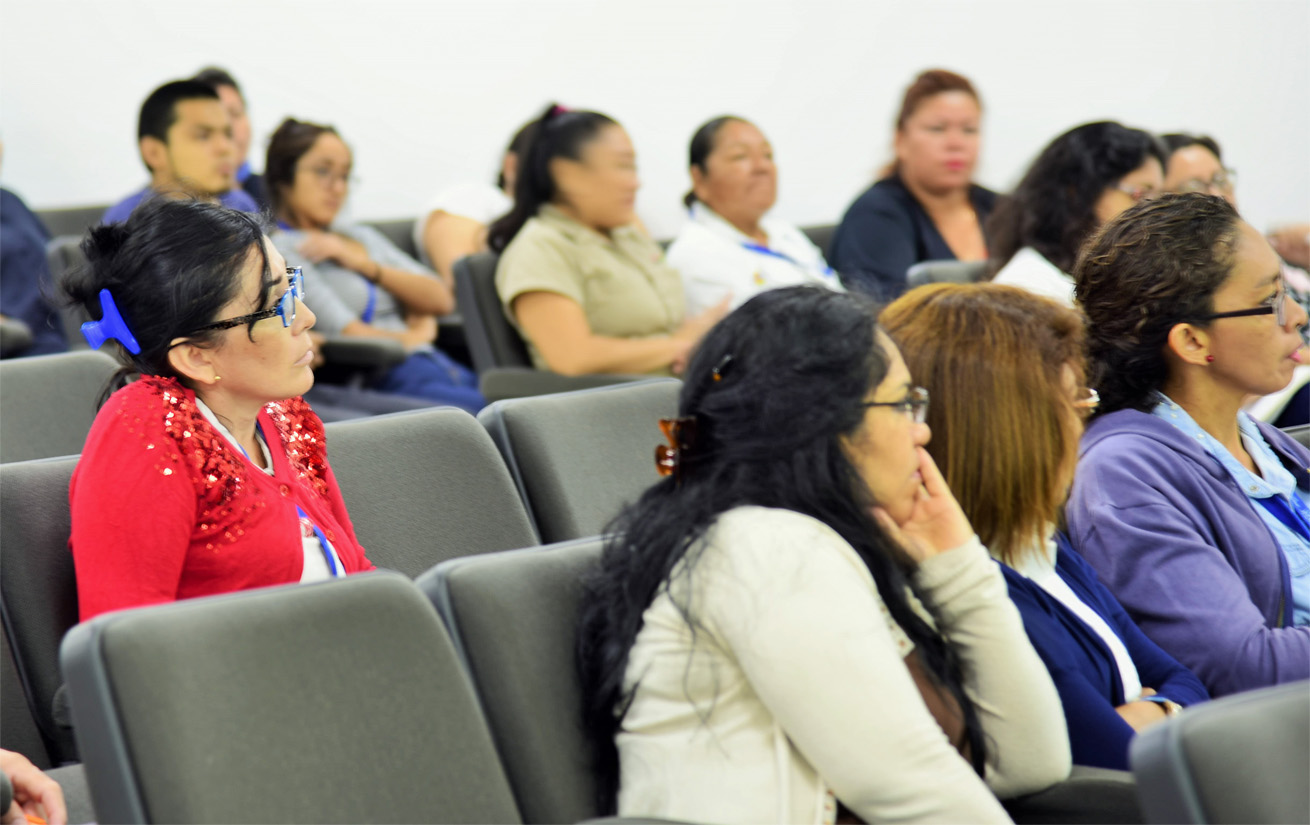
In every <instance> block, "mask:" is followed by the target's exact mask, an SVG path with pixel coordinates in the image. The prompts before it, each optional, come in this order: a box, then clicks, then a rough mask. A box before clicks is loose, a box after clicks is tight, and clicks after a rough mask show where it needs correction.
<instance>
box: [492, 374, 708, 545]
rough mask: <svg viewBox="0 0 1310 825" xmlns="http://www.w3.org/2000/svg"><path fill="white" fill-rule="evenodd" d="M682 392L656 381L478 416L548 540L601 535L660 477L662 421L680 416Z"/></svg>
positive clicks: (520, 402)
mask: <svg viewBox="0 0 1310 825" xmlns="http://www.w3.org/2000/svg"><path fill="white" fill-rule="evenodd" d="M681 389H682V382H681V381H677V380H675V379H672V378H661V379H652V380H649V381H639V382H633V383H630V384H619V385H615V386H611V387H599V388H596V389H590V390H580V391H577V392H569V393H559V394H556V395H541V396H537V397H535V398H513V399H507V400H502V401H497V402H496V403H494V404H492V405H490V406H489V407H487V408H486V409H484V410H483V411H482V412H481V413H479V414H478V420H479V421H481V422H482V424H483V426H485V427H486V428H487V431H488V432H490V433H491V437H492V439H494V440H495V442H496V446H497V447H499V448H500V452H501V455H503V456H504V457H505V463H506V464H507V465H508V466H509V470H510V474H511V475H512V476H513V477H514V481H515V483H516V484H517V485H518V488H519V491H520V493H521V494H522V495H523V500H524V501H525V502H526V503H527V505H528V509H529V511H530V512H531V513H532V517H533V519H534V520H535V522H536V525H537V530H538V532H539V533H540V535H541V540H542V542H543V543H551V542H557V541H567V540H569V539H578V538H584V537H587V536H595V535H599V534H600V533H601V532H603V531H604V529H605V526H606V525H607V524H608V523H609V521H610V519H612V518H614V516H616V515H618V513H619V510H620V509H621V508H622V506H623V505H624V504H625V503H627V502H629V501H633V500H635V499H636V498H637V497H638V496H640V495H641V494H642V493H643V492H644V491H645V490H646V488H647V487H649V486H650V485H652V484H654V483H655V482H656V481H658V480H659V476H658V475H657V474H656V472H655V447H656V446H657V445H658V444H661V443H663V442H664V437H663V435H661V433H660V429H659V419H660V418H662V417H668V416H672V415H676V413H677V406H678V393H679V392H680V391H681Z"/></svg>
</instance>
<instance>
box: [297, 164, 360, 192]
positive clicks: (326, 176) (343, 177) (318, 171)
mask: <svg viewBox="0 0 1310 825" xmlns="http://www.w3.org/2000/svg"><path fill="white" fill-rule="evenodd" d="M304 171H306V172H308V173H309V174H311V175H313V176H314V179H315V180H317V181H318V182H319V185H321V186H322V187H323V188H324V189H327V188H328V187H330V186H332V184H334V183H340V184H342V185H343V186H345V187H346V188H350V187H351V186H355V185H357V184H358V183H359V178H357V177H355V176H354V175H352V174H350V173H349V172H346V173H345V174H338V173H337V172H334V171H333V170H332V169H331V168H330V167H327V166H315V167H312V168H310V169H306V170H304Z"/></svg>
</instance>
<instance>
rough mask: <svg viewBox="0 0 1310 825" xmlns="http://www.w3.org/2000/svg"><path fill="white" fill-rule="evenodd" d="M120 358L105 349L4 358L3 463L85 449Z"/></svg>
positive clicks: (0, 364)
mask: <svg viewBox="0 0 1310 825" xmlns="http://www.w3.org/2000/svg"><path fill="white" fill-rule="evenodd" d="M117 370H118V362H117V361H115V360H114V359H113V358H111V357H110V356H108V355H106V354H105V353H103V352H96V351H95V350H87V351H85V352H61V353H59V354H57V355H36V356H33V357H31V358H13V359H10V360H7V361H0V387H3V389H4V391H3V392H0V462H10V461H26V460H28V459H32V458H49V457H51V456H58V455H71V454H73V453H80V452H82V446H83V445H84V444H85V443H86V434H87V433H88V432H90V431H91V422H92V421H94V420H95V417H96V411H97V410H96V402H97V401H98V400H99V398H100V393H101V392H102V391H103V390H104V388H105V384H107V383H108V381H109V379H110V377H111V376H113V374H114V373H115V372H116V371H117Z"/></svg>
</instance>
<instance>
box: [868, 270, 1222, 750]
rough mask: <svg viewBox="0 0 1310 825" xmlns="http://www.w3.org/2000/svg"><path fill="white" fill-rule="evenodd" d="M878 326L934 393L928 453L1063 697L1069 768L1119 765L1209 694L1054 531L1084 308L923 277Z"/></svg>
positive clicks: (1080, 392) (1069, 459)
mask: <svg viewBox="0 0 1310 825" xmlns="http://www.w3.org/2000/svg"><path fill="white" fill-rule="evenodd" d="M879 321H880V322H881V323H882V324H883V326H884V328H885V329H886V330H887V334H888V335H890V336H891V337H892V339H893V340H894V341H896V343H897V345H899V346H900V348H901V352H902V353H904V355H905V363H906V364H907V365H908V366H909V368H910V370H911V371H912V372H913V374H914V375H915V376H916V377H917V378H918V380H919V381H920V382H922V383H923V384H924V386H925V387H926V388H927V389H928V391H929V392H930V393H931V394H932V397H933V398H934V399H935V403H934V404H933V405H932V407H931V408H930V409H929V413H928V423H929V424H931V425H932V431H933V436H934V437H933V440H932V441H931V442H930V443H929V444H928V452H929V454H930V455H931V456H932V457H933V460H934V461H935V462H936V463H937V465H938V466H939V467H941V468H942V473H943V475H944V476H945V478H946V483H947V486H949V487H950V488H951V490H952V492H954V493H955V495H956V496H957V497H958V498H959V502H960V506H961V508H962V509H963V510H964V514H965V516H967V517H968V519H969V523H970V524H972V525H973V526H974V529H975V530H977V531H978V536H979V538H980V539H981V540H982V542H983V544H985V545H986V546H987V549H988V550H989V551H990V552H991V554H992V556H993V557H994V558H995V559H996V560H997V561H999V562H1001V564H1002V565H1003V567H1002V571H1003V572H1004V573H1005V579H1006V583H1007V584H1008V585H1009V590H1010V598H1011V599H1013V601H1014V603H1015V605H1016V606H1017V607H1018V608H1019V612H1020V613H1021V614H1022V615H1023V621H1024V627H1025V629H1026V630H1027V631H1028V638H1029V639H1030V640H1031V641H1032V643H1033V647H1034V648H1036V649H1037V652H1038V654H1039V655H1041V657H1042V660H1043V661H1044V662H1045V663H1046V667H1047V669H1048V670H1050V672H1051V678H1052V679H1053V680H1054V681H1055V686H1056V689H1057V690H1059V692H1060V700H1061V702H1063V704H1064V718H1065V723H1066V725H1067V726H1068V730H1069V745H1070V748H1071V749H1072V751H1073V761H1074V764H1077V765H1093V766H1097V767H1102V768H1115V769H1118V770H1127V769H1128V744H1129V742H1130V741H1131V740H1132V738H1133V736H1134V735H1135V734H1136V733H1137V731H1139V730H1142V729H1143V728H1145V727H1148V726H1150V725H1153V724H1155V723H1157V722H1161V721H1163V720H1164V719H1165V718H1166V716H1169V715H1173V714H1174V713H1177V712H1178V710H1179V708H1180V707H1184V706H1187V705H1191V704H1194V703H1196V702H1201V701H1204V700H1205V699H1207V698H1208V697H1207V694H1206V692H1205V688H1203V687H1202V686H1201V683H1200V682H1199V681H1198V680H1197V678H1196V677H1195V676H1194V675H1192V673H1191V672H1190V671H1188V670H1187V669H1186V668H1184V667H1183V666H1182V665H1180V664H1178V662H1177V661H1176V660H1175V659H1174V658H1173V657H1171V656H1169V654H1167V653H1165V652H1164V651H1162V650H1161V649H1160V648H1159V647H1158V646H1157V645H1156V644H1155V643H1154V642H1152V641H1151V640H1150V639H1148V638H1147V637H1146V636H1145V635H1144V634H1143V633H1142V631H1141V630H1140V629H1139V628H1138V627H1137V625H1136V624H1134V623H1133V620H1132V619H1130V618H1129V617H1128V614H1127V613H1125V612H1124V609H1123V607H1122V606H1120V604H1119V602H1118V601H1116V600H1115V598H1114V596H1113V595H1112V594H1111V593H1110V591H1109V590H1107V589H1106V587H1105V585H1103V584H1101V583H1100V581H1098V580H1097V578H1096V574H1095V573H1093V572H1092V569H1091V567H1089V566H1088V564H1087V562H1085V561H1083V559H1082V558H1081V557H1080V556H1079V555H1078V554H1077V553H1076V552H1074V550H1073V548H1072V547H1071V546H1070V545H1069V539H1068V537H1067V536H1066V535H1065V533H1064V532H1063V531H1062V530H1060V529H1059V522H1060V508H1061V507H1062V506H1063V504H1064V500H1065V497H1066V496H1067V495H1068V494H1069V485H1070V483H1071V482H1072V481H1073V471H1074V466H1075V465H1076V463H1077V461H1078V439H1079V437H1080V436H1081V435H1082V431H1083V417H1084V416H1085V415H1087V414H1089V413H1090V412H1091V411H1092V410H1094V409H1095V408H1096V402H1097V395H1096V391H1095V390H1091V389H1088V388H1087V387H1086V386H1085V383H1086V382H1085V377H1084V364H1085V358H1084V355H1083V344H1084V340H1083V319H1082V316H1081V315H1079V314H1078V313H1077V312H1075V311H1074V310H1072V309H1067V308H1065V307H1063V306H1061V305H1059V304H1057V303H1056V302H1055V301H1052V300H1050V299H1048V298H1042V297H1040V296H1038V295H1033V294H1032V293H1031V292H1028V291H1026V290H1022V289H1018V288H1016V287H1007V286H998V285H995V284H932V285H930V286H926V287H924V288H923V289H916V290H913V291H911V292H908V293H906V294H905V295H903V296H901V297H900V298H899V299H897V300H896V301H895V302H893V303H892V304H891V305H890V306H888V307H887V308H886V309H885V310H883V312H882V315H881V316H880V317H879ZM980 410H981V411H983V412H982V413H981V414H980V412H979V411H980Z"/></svg>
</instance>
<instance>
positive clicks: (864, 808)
mask: <svg viewBox="0 0 1310 825" xmlns="http://www.w3.org/2000/svg"><path fill="white" fill-rule="evenodd" d="M683 378H684V385H683V390H682V395H681V398H680V402H679V416H680V417H679V418H676V419H665V420H664V421H661V422H660V423H661V427H662V428H663V429H664V430H665V432H666V434H667V435H668V436H669V441H670V445H669V446H668V447H661V448H659V449H658V450H657V451H656V464H657V468H659V469H660V470H661V471H662V473H665V474H667V477H666V478H665V479H664V480H663V481H661V482H659V483H658V484H657V485H655V486H654V487H653V488H651V489H650V490H649V491H647V492H646V493H645V494H644V495H643V496H642V498H641V499H640V500H639V501H638V502H637V503H636V504H635V505H633V506H631V507H630V508H629V509H627V510H626V511H625V512H624V513H623V514H622V515H621V516H620V517H619V519H618V520H617V521H616V522H615V524H614V525H613V529H612V530H611V531H610V535H611V536H612V538H611V539H610V541H609V543H608V546H607V547H606V549H605V553H604V555H603V558H602V561H601V565H600V569H599V570H598V571H597V573H596V574H595V577H594V578H593V579H592V580H591V581H590V582H589V585H588V596H587V598H586V600H585V603H584V609H583V615H582V624H581V628H580V637H579V661H580V663H581V670H582V681H583V686H584V691H585V696H586V722H587V727H588V730H589V732H590V734H591V736H592V738H593V741H594V744H595V746H596V748H597V750H598V753H599V756H600V764H599V767H600V768H601V770H602V772H603V781H602V789H603V792H604V793H608V794H610V796H609V797H607V800H608V802H609V805H610V806H611V807H612V806H613V804H614V802H615V795H616V797H617V809H618V812H619V813H620V814H621V815H627V816H652V817H663V818H671V819H696V820H700V821H714V822H825V821H826V822H832V821H833V820H834V818H835V817H836V816H838V815H839V808H840V807H842V806H844V807H845V808H846V809H848V811H849V812H850V813H853V814H854V815H856V816H858V817H860V818H861V819H863V820H865V821H868V822H876V821H884V820H898V821H929V820H931V821H973V822H1004V821H1008V819H1007V817H1006V814H1005V811H1004V809H1003V808H1002V807H1001V805H1000V803H999V802H998V801H997V798H996V796H995V795H994V794H1001V795H1018V794H1023V793H1028V792H1032V791H1036V790H1039V789H1041V788H1044V787H1046V786H1048V785H1050V784H1052V783H1054V782H1057V781H1059V780H1061V779H1063V778H1064V777H1065V776H1066V775H1067V774H1068V771H1069V767H1070V758H1069V746H1068V741H1067V740H1066V738H1065V736H1064V733H1063V729H1064V726H1063V718H1062V716H1061V712H1060V706H1059V698H1058V696H1057V695H1056V693H1055V689H1054V687H1053V686H1052V684H1051V680H1050V678H1049V677H1048V676H1047V674H1046V671H1045V669H1044V667H1043V666H1042V663H1041V660H1040V659H1039V658H1038V657H1037V655H1036V653H1035V652H1034V651H1033V649H1032V647H1031V645H1030V644H1029V643H1028V641H1027V639H1026V638H1025V637H1024V632H1023V627H1022V624H1021V621H1020V618H1019V614H1018V612H1017V611H1016V610H1015V608H1014V605H1013V604H1011V603H1010V601H1009V600H1008V599H1007V598H1006V595H1005V582H1004V579H1003V578H1002V576H1001V573H1000V571H999V569H998V568H997V567H996V566H995V565H994V564H992V563H991V561H990V559H989V557H988V555H987V551H986V549H985V548H984V547H983V546H982V544H981V543H980V542H979V541H978V539H977V537H976V536H974V535H973V529H972V528H971V527H970V526H969V523H968V521H967V520H966V519H965V518H964V515H963V513H961V511H960V508H959V506H958V505H957V504H956V503H955V499H954V498H953V497H952V496H951V493H950V491H949V490H948V489H947V488H946V485H945V483H944V482H943V481H942V478H941V475H940V474H939V473H938V472H937V469H936V466H935V465H934V464H933V463H932V460H931V459H930V458H929V457H928V454H927V453H926V452H925V451H924V449H923V446H924V444H926V443H927V442H928V439H929V437H930V433H929V431H928V428H927V426H926V425H925V424H924V423H923V420H924V418H923V417H924V414H925V412H926V407H927V402H928V399H927V396H926V394H925V393H924V392H923V391H922V390H921V389H919V388H916V387H914V386H913V383H912V380H911V376H910V374H909V372H908V370H907V369H906V367H905V363H904V362H903V361H902V360H901V357H900V354H899V353H898V352H897V350H896V347H895V345H894V344H892V343H891V341H890V339H888V338H887V336H886V335H885V334H884V333H882V332H881V331H880V330H879V329H878V326H877V323H876V320H875V308H874V306H873V304H872V302H871V300H870V299H868V298H866V297H864V296H856V295H851V294H847V293H838V292H833V291H831V290H826V289H821V288H816V287H786V288H781V289H776V290H770V291H767V292H764V293H761V294H760V295H757V296H756V297H755V298H753V299H751V300H750V301H748V302H747V303H746V304H745V305H743V306H742V307H741V308H740V309H738V310H737V311H736V312H734V313H732V314H731V315H729V316H728V317H727V318H725V319H724V320H723V321H722V322H720V323H719V324H718V325H717V326H715V327H714V329H712V330H711V331H710V333H709V334H708V335H707V336H706V337H705V339H704V340H703V341H702V343H701V345H700V347H699V348H698V350H697V352H696V354H695V355H694V356H693V358H692V360H691V362H690V364H689V366H688V368H687V370H686V372H685V373H684V376H683ZM816 398H817V399H822V403H815V399H816Z"/></svg>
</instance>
